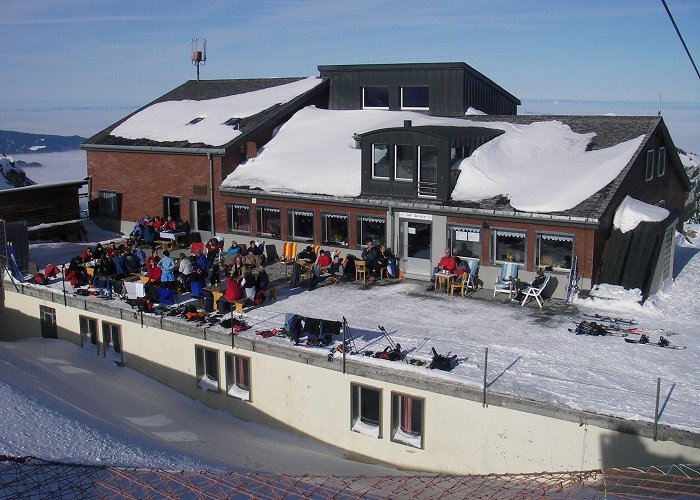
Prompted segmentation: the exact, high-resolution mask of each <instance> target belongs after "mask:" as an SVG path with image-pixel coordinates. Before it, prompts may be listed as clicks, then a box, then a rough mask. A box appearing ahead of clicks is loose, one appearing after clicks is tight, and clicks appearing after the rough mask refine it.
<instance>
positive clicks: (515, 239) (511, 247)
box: [492, 229, 527, 264]
mask: <svg viewBox="0 0 700 500" xmlns="http://www.w3.org/2000/svg"><path fill="white" fill-rule="evenodd" d="M526 242H527V237H526V235H525V232H523V231H504V230H501V229H498V230H495V231H493V255H492V260H493V261H494V262H517V263H518V264H524V263H525V248H526Z"/></svg>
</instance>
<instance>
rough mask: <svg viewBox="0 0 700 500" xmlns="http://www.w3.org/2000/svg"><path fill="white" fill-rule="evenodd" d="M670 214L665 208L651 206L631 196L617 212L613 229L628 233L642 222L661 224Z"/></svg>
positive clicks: (621, 204)
mask: <svg viewBox="0 0 700 500" xmlns="http://www.w3.org/2000/svg"><path fill="white" fill-rule="evenodd" d="M669 213H670V212H669V211H668V210H666V209H665V208H663V207H657V206H656V205H649V204H648V203H644V202H643V201H639V200H635V199H634V198H632V197H630V196H625V199H624V200H622V203H620V206H619V207H617V210H616V211H615V217H614V218H613V227H614V228H615V229H619V230H620V231H622V232H623V233H626V232H628V231H632V230H633V229H634V228H635V227H637V226H638V225H639V223H640V222H661V221H662V220H664V219H666V217H668V215H669Z"/></svg>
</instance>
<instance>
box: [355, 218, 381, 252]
mask: <svg viewBox="0 0 700 500" xmlns="http://www.w3.org/2000/svg"><path fill="white" fill-rule="evenodd" d="M385 238H386V220H385V219H384V218H383V217H375V216H358V217H357V245H358V246H363V245H366V244H367V242H368V241H374V243H375V244H377V245H383V244H384V243H385V242H386V239H385Z"/></svg>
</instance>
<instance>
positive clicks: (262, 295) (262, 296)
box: [253, 290, 265, 305]
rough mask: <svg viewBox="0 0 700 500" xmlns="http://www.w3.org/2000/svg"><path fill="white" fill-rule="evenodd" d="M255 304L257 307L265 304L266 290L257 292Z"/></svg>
mask: <svg viewBox="0 0 700 500" xmlns="http://www.w3.org/2000/svg"><path fill="white" fill-rule="evenodd" d="M253 302H254V303H255V304H256V305H258V304H262V303H263V302H265V290H258V291H257V292H255V298H254V299H253Z"/></svg>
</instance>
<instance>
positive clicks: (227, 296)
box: [217, 272, 243, 314]
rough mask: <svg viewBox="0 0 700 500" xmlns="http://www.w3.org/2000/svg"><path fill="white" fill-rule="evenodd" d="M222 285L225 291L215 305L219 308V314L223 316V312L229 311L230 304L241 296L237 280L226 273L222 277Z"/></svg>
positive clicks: (241, 292)
mask: <svg viewBox="0 0 700 500" xmlns="http://www.w3.org/2000/svg"><path fill="white" fill-rule="evenodd" d="M224 283H225V285H226V290H225V291H224V294H223V295H222V296H221V298H220V299H219V303H218V304H217V307H218V308H219V312H220V313H221V314H224V313H225V312H227V311H228V310H230V309H231V306H230V304H231V303H232V302H234V301H236V300H238V299H240V298H241V296H242V295H243V291H242V290H241V285H240V284H239V283H238V280H237V279H235V278H233V277H231V273H229V272H226V275H225V277H224Z"/></svg>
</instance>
